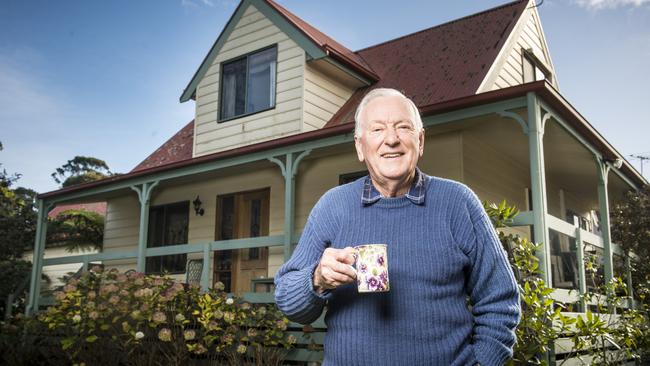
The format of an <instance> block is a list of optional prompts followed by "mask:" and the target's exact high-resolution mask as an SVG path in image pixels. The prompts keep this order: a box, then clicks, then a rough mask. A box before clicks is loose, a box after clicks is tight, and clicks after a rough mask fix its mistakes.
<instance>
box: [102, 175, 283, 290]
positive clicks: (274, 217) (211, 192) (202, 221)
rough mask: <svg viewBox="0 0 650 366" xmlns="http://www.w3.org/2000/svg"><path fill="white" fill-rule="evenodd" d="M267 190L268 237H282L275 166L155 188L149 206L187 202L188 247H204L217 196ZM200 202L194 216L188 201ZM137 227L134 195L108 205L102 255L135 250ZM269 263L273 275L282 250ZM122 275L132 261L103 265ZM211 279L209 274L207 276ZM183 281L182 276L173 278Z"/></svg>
mask: <svg viewBox="0 0 650 366" xmlns="http://www.w3.org/2000/svg"><path fill="white" fill-rule="evenodd" d="M263 188H270V215H269V220H270V222H269V234H270V235H282V233H283V228H284V222H283V220H284V178H283V177H282V174H281V173H280V169H279V168H277V167H276V166H275V165H272V166H271V165H270V163H269V165H268V166H265V167H264V168H261V169H260V168H259V167H254V168H249V169H245V168H244V169H234V170H233V171H230V172H228V171H226V172H223V173H221V174H219V175H218V176H212V177H206V178H201V177H197V179H195V180H194V182H192V183H188V182H185V183H183V184H179V185H174V186H166V187H158V188H156V189H154V191H153V193H152V198H151V206H157V205H164V204H169V203H177V202H183V201H190V212H189V227H188V241H189V243H190V244H191V243H205V242H211V241H214V240H215V224H216V204H217V196H219V195H223V194H228V193H236V192H245V191H251V190H256V189H263ZM197 195H198V196H199V197H200V198H201V201H202V202H203V204H202V208H203V209H204V210H205V213H204V215H203V216H197V215H196V214H195V212H194V209H193V207H192V204H191V201H193V200H194V199H195V198H196V196H197ZM139 223H140V204H139V202H138V200H137V197H136V195H135V192H134V193H133V197H123V198H119V199H114V200H109V201H108V211H107V215H106V231H105V234H104V251H105V252H110V251H117V250H134V249H136V248H137V246H138V233H139V225H140V224H139ZM269 254H270V257H271V259H270V263H271V264H273V263H276V262H278V259H277V258H276V257H277V256H279V260H280V262H279V263H276V264H275V267H272V266H269V272H271V271H273V273H275V271H277V267H279V265H280V264H281V263H282V260H283V257H282V247H277V248H271V249H270V253H269ZM191 258H202V253H193V254H191V255H188V259H191ZM106 264H107V265H109V266H111V267H116V268H118V269H120V270H122V271H125V270H128V269H132V268H135V265H136V260H135V259H130V260H122V261H110V262H107V263H106ZM211 275H212V274H211ZM175 277H177V278H178V279H183V280H184V279H185V275H176V276H175Z"/></svg>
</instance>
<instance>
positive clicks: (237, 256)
mask: <svg viewBox="0 0 650 366" xmlns="http://www.w3.org/2000/svg"><path fill="white" fill-rule="evenodd" d="M216 228H217V232H216V238H215V239H216V240H229V239H243V238H254V237H258V236H266V235H269V189H264V190H258V191H250V192H241V193H234V194H227V195H221V196H218V197H217V224H216ZM268 256H269V254H268V248H249V249H238V250H221V251H217V252H216V253H215V256H214V266H213V268H214V280H215V281H221V282H223V284H224V285H225V287H226V291H227V292H235V293H237V294H241V293H244V292H249V291H250V290H251V280H252V279H254V278H259V277H267V276H268Z"/></svg>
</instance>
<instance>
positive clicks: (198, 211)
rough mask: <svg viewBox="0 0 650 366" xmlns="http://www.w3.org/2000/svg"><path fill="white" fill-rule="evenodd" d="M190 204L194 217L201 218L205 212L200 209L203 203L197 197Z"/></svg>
mask: <svg viewBox="0 0 650 366" xmlns="http://www.w3.org/2000/svg"><path fill="white" fill-rule="evenodd" d="M192 204H193V205H194V212H195V213H196V216H203V214H204V213H205V210H204V209H203V208H201V205H202V204H203V202H201V199H200V198H199V196H198V195H197V196H196V199H195V200H194V201H192Z"/></svg>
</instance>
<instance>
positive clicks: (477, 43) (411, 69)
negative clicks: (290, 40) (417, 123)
mask: <svg viewBox="0 0 650 366" xmlns="http://www.w3.org/2000/svg"><path fill="white" fill-rule="evenodd" d="M527 4H528V1H527V0H519V1H515V2H512V3H509V4H505V5H502V6H499V7H496V8H493V9H489V10H486V11H483V12H480V13H477V14H474V15H470V16H467V17H464V18H460V19H457V20H454V21H451V22H448V23H445V24H441V25H438V26H435V27H432V28H428V29H425V30H422V31H419V32H416V33H412V34H409V35H406V36H403V37H399V38H396V39H393V40H391V41H387V42H384V43H380V44H378V45H374V46H371V47H368V48H365V49H362V50H359V51H357V52H356V53H357V54H358V55H359V56H361V57H362V58H363V59H364V60H365V61H366V62H367V63H368V65H369V66H370V67H371V68H372V69H373V70H374V71H375V72H376V73H377V74H378V76H379V78H380V79H379V81H378V82H377V83H375V84H373V85H372V86H370V87H367V88H363V89H360V90H358V91H357V92H356V93H355V94H354V95H353V96H352V98H350V100H348V102H347V103H346V104H345V105H344V106H343V107H342V108H341V109H340V110H339V112H338V113H336V114H335V115H334V116H333V117H332V119H331V120H330V121H329V122H328V123H327V125H326V126H325V127H330V126H333V125H337V124H342V123H351V122H353V121H354V112H355V110H356V107H357V105H358V104H359V102H360V100H361V98H362V97H363V95H365V94H366V93H367V92H368V91H370V90H371V89H374V88H382V87H388V88H395V89H398V90H401V91H402V92H403V93H404V94H405V95H407V96H408V97H410V98H411V99H413V102H415V104H416V105H417V106H418V107H425V106H429V105H432V104H436V103H442V102H445V101H448V100H452V99H457V98H461V97H465V96H469V95H473V94H475V93H476V91H477V90H478V88H479V86H480V85H481V83H482V81H483V80H484V79H485V77H486V75H487V73H488V70H489V69H490V66H492V64H493V63H494V60H495V59H496V58H497V55H498V54H499V52H500V51H501V49H502V48H503V46H504V44H505V42H506V40H507V39H508V36H509V34H510V33H511V32H512V30H513V28H514V26H515V24H516V23H517V21H518V20H519V18H520V17H521V15H522V13H523V12H524V10H525V9H526V6H527Z"/></svg>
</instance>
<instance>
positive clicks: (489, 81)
mask: <svg viewBox="0 0 650 366" xmlns="http://www.w3.org/2000/svg"><path fill="white" fill-rule="evenodd" d="M529 6H530V1H528V5H526V9H524V11H522V12H521V14H520V15H519V19H517V23H516V24H515V26H514V27H512V30H511V31H510V34H509V35H508V39H507V40H506V41H505V42H504V43H503V46H502V47H501V49H500V50H499V53H498V54H497V57H495V58H494V61H493V62H492V65H491V66H490V68H489V69H488V72H487V73H486V74H485V78H483V81H481V84H480V85H479V86H478V89H476V93H475V94H479V93H484V92H489V91H490V90H486V89H485V88H488V87H490V86H492V85H493V84H494V83H495V81H496V79H497V78H498V77H499V71H500V70H501V69H502V68H503V65H504V64H505V62H506V60H507V58H508V56H509V52H510V51H512V49H513V47H514V45H515V43H517V40H518V39H519V37H520V36H521V32H522V30H523V28H524V27H525V26H526V23H525V21H524V19H526V15H527V14H528V11H529Z"/></svg>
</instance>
